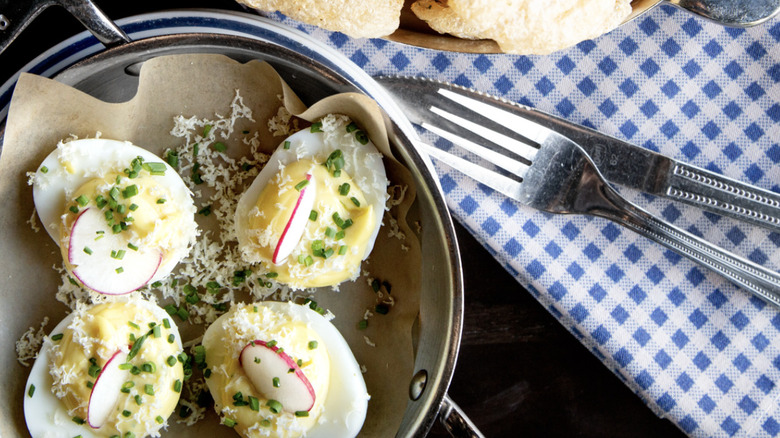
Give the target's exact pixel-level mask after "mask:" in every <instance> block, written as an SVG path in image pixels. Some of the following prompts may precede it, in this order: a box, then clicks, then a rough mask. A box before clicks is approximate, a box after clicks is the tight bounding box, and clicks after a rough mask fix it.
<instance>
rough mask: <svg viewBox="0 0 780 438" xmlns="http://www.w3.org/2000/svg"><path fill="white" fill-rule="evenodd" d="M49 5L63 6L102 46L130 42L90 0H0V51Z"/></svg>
mask: <svg viewBox="0 0 780 438" xmlns="http://www.w3.org/2000/svg"><path fill="white" fill-rule="evenodd" d="M53 5H59V6H62V7H63V8H65V9H66V10H67V11H68V12H70V13H71V14H72V15H73V16H74V17H76V19H78V20H79V21H80V22H81V23H82V24H83V25H84V26H85V27H86V28H87V29H88V30H89V31H90V32H92V34H93V35H94V36H95V37H96V38H97V39H98V41H100V42H101V43H103V44H104V45H105V46H106V47H113V46H117V45H119V44H123V43H126V42H130V38H129V37H128V36H127V34H125V32H124V31H123V30H122V29H120V28H119V26H117V25H116V24H114V22H113V21H111V19H109V18H108V17H107V16H106V14H105V13H103V11H102V10H100V8H98V7H97V5H96V4H95V3H94V2H93V1H92V0H28V1H21V0H0V53H2V52H3V51H4V50H5V49H6V48H7V47H8V46H9V45H10V44H11V43H12V42H13V41H14V40H15V39H16V37H17V36H19V34H20V33H22V31H23V30H24V29H25V28H26V27H27V25H29V24H30V23H31V22H32V21H33V20H34V19H35V17H37V16H38V14H40V13H41V12H42V11H43V10H44V9H46V8H48V7H49V6H53Z"/></svg>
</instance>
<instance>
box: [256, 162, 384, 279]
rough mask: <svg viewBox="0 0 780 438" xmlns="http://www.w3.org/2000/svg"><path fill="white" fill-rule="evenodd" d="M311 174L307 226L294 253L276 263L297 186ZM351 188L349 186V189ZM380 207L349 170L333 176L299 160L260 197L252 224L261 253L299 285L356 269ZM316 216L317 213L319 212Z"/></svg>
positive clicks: (271, 268)
mask: <svg viewBox="0 0 780 438" xmlns="http://www.w3.org/2000/svg"><path fill="white" fill-rule="evenodd" d="M307 174H308V175H311V177H312V178H313V179H314V181H315V184H314V185H315V186H316V191H317V193H316V201H315V203H314V209H313V211H312V212H308V211H307V212H299V213H300V214H305V215H307V216H309V218H310V219H309V221H308V222H307V225H306V230H305V232H304V234H303V237H302V238H301V240H300V242H299V243H298V245H297V246H296V248H295V249H294V250H293V252H292V254H291V255H290V256H289V257H288V258H287V259H286V260H285V261H283V262H282V263H281V264H279V265H274V264H273V263H272V262H271V260H273V254H274V250H275V249H276V245H277V243H278V242H279V238H280V237H281V236H282V233H283V232H284V229H285V227H286V225H287V222H288V221H289V220H290V217H291V215H292V213H293V210H294V209H295V206H296V203H297V201H298V196H299V195H300V192H299V190H297V189H296V187H295V186H296V185H298V184H300V183H301V182H302V181H305V180H306V176H307ZM346 187H349V190H348V191H347V190H346V189H345V188H346ZM375 215H376V212H375V211H374V208H373V207H372V206H371V205H370V204H369V203H368V202H367V201H366V199H365V195H364V194H363V192H362V191H361V190H360V188H359V187H358V185H357V184H355V182H354V181H353V180H352V178H351V177H350V176H349V175H348V174H347V173H346V172H343V171H342V172H341V174H340V175H339V176H333V174H332V173H330V172H329V171H328V169H327V168H326V167H325V166H323V165H321V164H316V163H315V162H313V161H311V160H300V161H297V162H295V163H291V164H289V165H287V166H286V167H284V168H283V169H281V170H280V171H279V172H278V173H277V174H276V175H275V176H274V177H272V178H271V180H270V181H269V182H268V184H267V185H266V186H265V188H264V189H263V191H262V192H261V193H260V196H258V199H257V204H256V211H255V212H254V214H252V215H251V218H250V220H249V228H250V229H251V230H252V233H253V235H254V236H256V238H257V242H256V243H257V244H258V246H257V254H258V255H259V256H260V257H261V258H262V259H263V260H264V261H265V265H266V268H267V269H268V270H269V271H273V272H276V273H277V274H278V280H279V281H281V282H283V283H287V284H290V285H293V286H296V287H321V286H330V285H334V284H338V283H340V282H342V281H344V280H348V279H351V278H352V277H354V276H355V275H356V274H357V270H358V269H359V267H360V262H361V260H362V259H363V255H364V254H365V251H366V246H367V244H368V240H369V238H370V237H371V234H372V231H373V227H374V224H375ZM315 216H316V217H315Z"/></svg>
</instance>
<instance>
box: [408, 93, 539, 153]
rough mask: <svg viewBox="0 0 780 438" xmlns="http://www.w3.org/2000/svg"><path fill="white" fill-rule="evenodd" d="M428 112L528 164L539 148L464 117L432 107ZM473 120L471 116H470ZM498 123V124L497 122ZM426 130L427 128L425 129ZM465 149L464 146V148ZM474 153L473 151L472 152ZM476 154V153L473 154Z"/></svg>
mask: <svg viewBox="0 0 780 438" xmlns="http://www.w3.org/2000/svg"><path fill="white" fill-rule="evenodd" d="M469 110H470V111H472V109H471V108H469ZM430 111H431V112H432V113H434V114H436V115H438V116H439V117H441V118H443V119H445V120H448V121H450V122H452V123H453V124H454V125H455V126H457V127H460V128H463V129H465V130H467V131H470V132H472V133H473V134H476V135H478V136H479V137H481V138H484V139H485V140H488V141H490V142H491V143H493V144H494V145H496V146H498V147H500V148H503V149H506V150H508V151H510V152H513V153H515V154H517V155H518V156H520V157H522V158H524V159H526V160H528V164H530V162H531V161H532V160H533V158H534V156H535V155H536V153H537V152H538V151H539V148H538V147H536V146H533V145H530V144H528V143H524V142H522V141H519V140H517V139H515V138H511V137H507V136H506V135H504V134H501V133H499V132H496V131H494V130H492V129H490V128H487V127H485V126H482V125H481V124H478V123H474V122H472V121H471V120H469V119H466V118H464V117H461V116H458V115H456V114H453V113H451V112H449V111H446V110H443V109H441V108H438V107H435V106H432V107H431V108H430ZM472 118H473V115H472ZM499 123H500V122H499ZM423 127H424V126H423ZM426 129H427V128H426ZM464 147H465V146H464ZM472 152H474V151H472ZM474 153H477V152H474ZM491 161H494V162H496V160H491Z"/></svg>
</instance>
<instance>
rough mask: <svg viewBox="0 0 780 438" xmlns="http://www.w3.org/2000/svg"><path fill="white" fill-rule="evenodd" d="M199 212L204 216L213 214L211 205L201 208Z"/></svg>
mask: <svg viewBox="0 0 780 438" xmlns="http://www.w3.org/2000/svg"><path fill="white" fill-rule="evenodd" d="M198 214H202V215H203V216H208V215H210V214H211V205H207V206H205V207H203V208H201V209H200V211H199V212H198Z"/></svg>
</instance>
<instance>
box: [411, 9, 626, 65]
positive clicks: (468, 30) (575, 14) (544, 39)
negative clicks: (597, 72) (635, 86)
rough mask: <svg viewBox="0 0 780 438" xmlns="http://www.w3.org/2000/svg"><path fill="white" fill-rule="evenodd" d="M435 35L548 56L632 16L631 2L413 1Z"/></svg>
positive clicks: (600, 32)
mask: <svg viewBox="0 0 780 438" xmlns="http://www.w3.org/2000/svg"><path fill="white" fill-rule="evenodd" d="M412 11H413V12H414V13H415V14H416V15H417V16H418V17H419V18H420V19H422V20H424V21H426V22H427V23H428V25H429V26H430V27H431V28H432V29H434V30H436V31H437V32H440V33H448V34H451V35H454V36H457V37H460V38H469V39H491V40H494V41H496V42H497V43H498V45H499V47H500V48H501V50H502V51H503V52H505V53H518V54H547V53H550V52H554V51H556V50H560V49H563V48H566V47H570V46H573V45H575V44H577V43H579V42H581V41H583V40H587V39H591V38H595V37H597V36H599V35H602V34H604V33H606V32H609V31H610V30H612V29H614V28H615V27H617V26H618V25H619V24H620V23H622V22H623V20H625V19H626V17H628V16H629V15H630V14H631V1H630V0H418V1H416V2H415V3H414V4H412Z"/></svg>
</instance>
